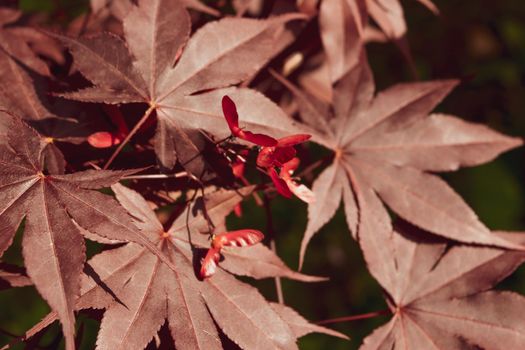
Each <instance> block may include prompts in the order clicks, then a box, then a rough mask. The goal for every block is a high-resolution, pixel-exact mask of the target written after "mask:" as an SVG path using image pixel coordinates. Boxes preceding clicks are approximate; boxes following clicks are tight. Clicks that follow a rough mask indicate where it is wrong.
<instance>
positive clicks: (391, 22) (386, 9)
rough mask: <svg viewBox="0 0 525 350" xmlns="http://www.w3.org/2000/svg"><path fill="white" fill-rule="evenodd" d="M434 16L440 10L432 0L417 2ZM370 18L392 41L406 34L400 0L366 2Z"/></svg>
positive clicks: (372, 0) (367, 0) (419, 0)
mask: <svg viewBox="0 0 525 350" xmlns="http://www.w3.org/2000/svg"><path fill="white" fill-rule="evenodd" d="M417 1H418V2H420V3H421V4H423V5H424V6H425V7H427V8H428V9H429V10H430V11H432V12H433V13H434V14H438V13H439V10H438V9H437V7H436V6H435V5H434V4H433V3H432V1H431V0H417ZM366 5H367V8H368V12H369V13H370V16H372V18H373V19H374V21H375V22H376V23H377V24H378V25H379V27H380V28H381V30H383V32H384V33H385V34H386V35H387V36H388V37H389V38H390V39H399V38H401V37H403V36H404V35H405V33H406V30H407V28H406V23H405V16H404V14H403V8H402V7H401V4H400V2H399V0H366Z"/></svg>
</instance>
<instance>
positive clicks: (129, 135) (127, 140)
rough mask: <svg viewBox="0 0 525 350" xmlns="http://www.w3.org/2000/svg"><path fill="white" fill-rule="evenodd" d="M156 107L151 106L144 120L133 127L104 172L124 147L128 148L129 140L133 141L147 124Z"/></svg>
mask: <svg viewBox="0 0 525 350" xmlns="http://www.w3.org/2000/svg"><path fill="white" fill-rule="evenodd" d="M155 107H156V106H155V105H151V106H149V108H148V110H147V111H146V112H145V113H144V115H143V116H142V118H140V120H139V122H138V123H137V124H136V125H135V126H134V127H133V129H132V130H131V131H130V133H129V134H128V135H127V136H126V138H125V139H124V141H122V143H121V144H120V145H118V147H117V149H116V150H115V152H113V154H112V155H111V157H110V158H109V159H108V161H107V162H106V164H105V165H104V168H103V169H104V170H106V169H107V168H108V167H109V166H110V165H111V163H113V161H114V160H115V158H116V157H117V155H118V154H119V153H120V151H122V149H123V148H124V146H126V144H127V143H128V142H129V140H131V138H132V137H133V136H134V135H135V134H136V133H137V131H138V130H139V129H140V127H141V126H142V125H143V124H144V123H145V122H146V120H148V117H149V116H150V115H151V113H152V112H153V110H154V109H155Z"/></svg>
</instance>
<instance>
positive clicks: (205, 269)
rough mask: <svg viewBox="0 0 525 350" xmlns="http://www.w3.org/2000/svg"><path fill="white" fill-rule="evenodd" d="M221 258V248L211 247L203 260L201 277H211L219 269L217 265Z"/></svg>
mask: <svg viewBox="0 0 525 350" xmlns="http://www.w3.org/2000/svg"><path fill="white" fill-rule="evenodd" d="M220 259H221V254H220V249H216V248H210V249H208V252H207V253H206V256H205V257H204V259H202V260H201V270H200V275H201V278H202V279H204V278H208V277H211V276H212V275H213V274H214V273H215V271H217V265H218V264H219V260H220Z"/></svg>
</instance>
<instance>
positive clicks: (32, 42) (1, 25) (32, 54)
mask: <svg viewBox="0 0 525 350" xmlns="http://www.w3.org/2000/svg"><path fill="white" fill-rule="evenodd" d="M21 16H22V12H21V11H18V10H14V9H11V8H6V7H0V48H1V49H2V50H3V51H4V52H2V54H4V53H7V54H8V55H10V56H12V57H16V59H17V60H18V61H20V62H22V63H23V64H24V65H26V66H27V67H29V68H30V69H32V70H33V71H35V72H38V73H39V74H41V75H46V76H49V75H51V74H50V72H49V68H48V66H47V64H46V63H45V62H44V61H43V60H42V59H41V58H40V57H39V56H38V54H42V55H44V56H48V57H52V58H54V59H56V60H57V61H59V62H60V61H61V60H62V54H61V53H60V48H59V46H58V45H57V43H56V42H55V41H54V40H53V39H51V38H50V37H48V36H47V35H45V34H44V33H42V32H40V31H38V30H37V29H34V28H31V27H23V26H17V25H13V24H14V23H15V22H16V21H17V20H19V19H20V17H21Z"/></svg>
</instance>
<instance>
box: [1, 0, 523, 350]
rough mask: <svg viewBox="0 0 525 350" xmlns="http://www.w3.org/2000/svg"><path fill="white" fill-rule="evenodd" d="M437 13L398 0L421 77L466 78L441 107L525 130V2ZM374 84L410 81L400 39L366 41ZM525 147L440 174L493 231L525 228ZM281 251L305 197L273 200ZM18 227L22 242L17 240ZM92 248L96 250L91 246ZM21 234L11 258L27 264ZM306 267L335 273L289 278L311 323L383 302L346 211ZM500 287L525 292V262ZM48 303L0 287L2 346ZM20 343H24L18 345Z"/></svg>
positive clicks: (311, 340) (76, 7) (64, 8)
mask: <svg viewBox="0 0 525 350" xmlns="http://www.w3.org/2000/svg"><path fill="white" fill-rule="evenodd" d="M434 2H435V4H436V5H437V6H438V8H439V9H440V11H441V14H440V15H439V16H437V17H436V16H434V15H433V14H432V13H431V12H429V11H428V10H427V9H426V8H424V7H423V6H421V5H420V4H419V3H418V2H416V1H415V0H404V1H402V3H403V6H404V9H405V16H406V20H407V24H408V42H409V45H410V48H411V52H412V55H413V58H414V63H415V67H416V70H417V73H418V75H419V78H420V79H422V80H427V79H440V78H460V79H462V84H460V85H459V87H458V88H456V89H455V90H454V92H453V93H452V94H451V95H450V96H449V97H448V98H447V99H446V100H445V101H444V103H442V104H441V105H440V107H439V108H438V111H439V112H443V113H448V114H453V115H457V116H460V117H462V118H464V119H466V120H469V121H473V122H479V123H484V124H487V125H489V126H490V127H492V128H494V129H496V130H499V131H501V132H503V133H506V134H509V135H514V136H521V137H525V84H524V83H525V6H524V4H523V1H522V0H499V1H484V2H480V1H479V0H462V1H457V0H435V1H434ZM20 5H21V7H22V9H23V10H24V11H27V12H44V13H57V11H58V12H59V14H60V16H62V17H60V18H61V20H63V21H68V20H70V19H72V18H74V17H75V16H78V15H79V14H81V13H83V12H85V11H86V10H87V8H88V1H87V0H61V1H53V0H21V1H20ZM368 52H369V58H370V61H371V65H372V68H373V71H374V75H375V78H376V84H377V86H378V90H381V89H383V88H385V87H387V86H389V85H391V84H394V83H396V82H401V81H408V80H413V75H412V74H411V71H410V69H409V67H408V65H407V62H406V60H405V59H404V58H403V56H402V55H401V53H400V51H399V50H398V48H397V47H396V46H395V45H394V44H390V43H387V44H370V45H368ZM524 156H525V150H524V148H523V147H522V148H519V149H517V150H513V151H511V152H508V153H506V154H504V155H503V156H501V157H500V158H498V159H497V160H495V161H493V162H491V163H489V164H486V165H483V166H479V167H475V168H469V169H462V170H460V171H457V172H454V173H450V174H442V176H443V177H444V178H445V179H446V180H447V181H448V182H449V183H450V184H451V185H452V186H453V187H454V188H455V189H456V190H457V191H458V192H459V193H460V194H461V195H462V196H463V198H464V199H465V201H466V202H467V203H468V204H469V205H470V206H471V207H472V208H473V209H474V210H475V211H476V213H477V214H478V215H479V217H480V218H481V220H482V221H483V222H484V223H485V224H486V225H487V226H488V227H489V228H491V229H494V230H522V231H525V205H524V204H525V182H524V179H525V176H524V175H525V162H524V160H525V159H524ZM244 212H245V216H244V217H243V219H242V221H240V220H239V219H236V218H235V219H232V222H231V224H232V225H234V226H235V225H241V224H242V223H243V222H250V226H252V227H259V228H262V229H264V227H265V225H266V219H265V216H264V211H263V210H262V209H260V208H257V207H255V206H254V205H253V203H248V204H247V205H246V206H245V210H244ZM272 212H273V219H274V228H275V230H276V232H277V237H276V243H277V250H278V253H279V255H280V256H281V257H282V258H283V260H285V261H286V263H287V264H288V265H289V266H291V267H292V268H296V267H297V263H298V252H299V246H300V241H301V238H302V234H303V232H304V229H305V226H306V205H303V204H299V201H294V202H293V203H289V202H287V201H285V200H280V199H277V200H275V201H274V202H273V206H272ZM19 236H20V235H18V240H20V237H19ZM93 250H96V249H95V248H92V251H93ZM19 251H20V242H19V241H18V242H16V244H14V245H13V247H11V248H10V249H9V251H8V252H7V255H6V257H5V259H6V260H8V261H11V262H18V263H21V260H20V254H19ZM303 271H304V272H306V273H308V274H313V275H322V276H327V277H329V278H330V281H329V282H325V283H317V284H304V283H299V282H293V281H287V280H284V281H283V291H284V299H285V302H286V303H287V304H288V305H289V306H291V307H293V308H295V309H296V310H298V311H300V313H301V314H302V315H304V316H305V317H306V318H308V319H309V320H312V321H319V320H324V319H329V318H334V317H340V316H349V315H358V314H363V313H369V312H374V311H380V310H384V309H386V308H387V306H386V304H385V302H384V301H383V297H382V292H381V289H380V288H379V286H378V284H377V283H376V282H375V281H374V280H373V279H372V278H371V277H370V276H369V275H368V273H367V271H366V268H365V264H364V261H363V258H362V255H361V252H360V250H359V248H358V246H357V244H356V243H355V242H354V241H353V240H352V239H351V237H350V235H349V233H348V230H347V228H346V222H345V219H344V215H343V213H342V210H341V209H340V210H339V211H338V213H337V215H336V216H335V218H334V219H333V220H332V221H331V222H330V223H329V224H328V225H326V226H325V227H324V228H323V229H322V230H321V231H320V232H319V234H317V235H316V236H315V238H314V239H313V241H312V242H311V243H310V248H309V249H308V252H307V256H306V263H305V267H304V270H303ZM257 285H258V286H259V287H260V288H261V291H262V292H263V293H264V294H265V296H266V297H267V298H268V299H270V300H276V293H275V285H274V281H273V280H268V281H263V282H261V283H257ZM498 288H502V289H511V290H514V291H516V292H519V293H521V294H525V267H522V268H520V269H518V270H517V271H516V272H515V273H514V274H513V275H511V276H510V277H509V278H507V279H506V280H505V281H504V282H503V283H501V284H500V285H499V286H498ZM48 311H49V308H48V307H47V305H46V304H45V303H44V302H43V300H42V299H41V298H40V297H39V296H38V294H37V293H36V291H35V290H34V289H33V288H31V287H24V288H18V289H11V290H3V291H0V344H5V343H6V342H7V341H8V340H9V339H10V338H11V335H20V334H23V333H24V331H26V330H27V329H29V328H30V327H31V326H32V325H34V324H35V323H37V322H38V321H39V320H40V319H41V318H42V317H43V316H44V315H45V314H47V312H48ZM79 320H80V322H79V324H80V327H81V332H82V341H81V348H82V349H91V348H93V347H94V344H95V340H96V333H97V330H98V322H97V321H95V320H93V319H92V318H89V317H86V316H81V317H80V318H79ZM386 320H388V317H387V316H380V317H376V318H371V319H363V320H356V321H352V322H345V323H338V324H333V325H330V327H332V328H334V329H336V330H338V331H341V332H343V333H345V334H347V335H349V336H350V337H351V340H350V341H349V342H348V341H343V340H339V339H335V338H331V337H328V336H325V335H317V334H314V335H308V336H305V337H304V338H302V339H301V340H300V348H301V349H305V350H309V349H333V350H336V349H357V348H358V347H359V345H360V343H361V342H362V339H363V338H364V337H365V336H366V335H367V334H369V333H370V332H371V331H372V330H373V329H374V328H375V327H377V326H379V325H381V324H382V323H384V322H386ZM57 334H59V327H58V325H57V324H55V325H53V327H52V328H51V330H50V331H49V332H47V333H46V334H45V335H44V337H43V338H42V339H41V341H40V348H44V347H48V348H51V349H54V348H57V347H58V346H59V344H60V337H58V336H57ZM18 348H20V349H22V348H24V346H22V345H20V346H19V347H18Z"/></svg>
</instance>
